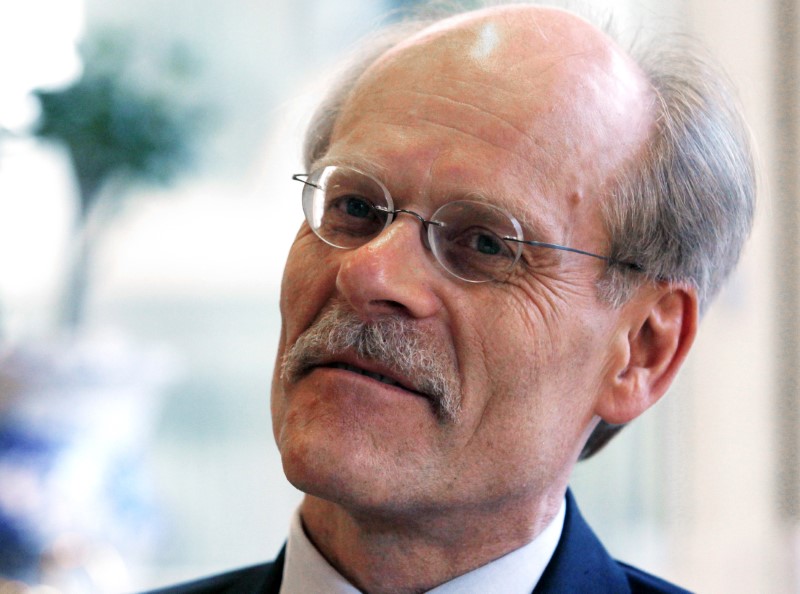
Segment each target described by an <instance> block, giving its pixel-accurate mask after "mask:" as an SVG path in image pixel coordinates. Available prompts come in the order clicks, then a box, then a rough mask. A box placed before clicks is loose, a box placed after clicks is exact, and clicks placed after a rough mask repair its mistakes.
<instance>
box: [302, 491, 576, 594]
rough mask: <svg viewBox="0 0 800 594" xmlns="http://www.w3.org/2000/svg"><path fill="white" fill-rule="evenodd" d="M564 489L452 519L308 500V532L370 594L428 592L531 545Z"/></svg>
mask: <svg viewBox="0 0 800 594" xmlns="http://www.w3.org/2000/svg"><path fill="white" fill-rule="evenodd" d="M563 496H564V493H563V491H561V492H558V493H554V494H552V495H551V496H544V497H541V498H540V499H539V500H537V501H535V502H527V503H526V504H525V505H522V506H519V508H518V509H515V510H510V509H508V506H504V507H503V509H502V510H491V511H482V510H475V509H471V510H468V511H466V512H465V511H462V512H461V513H452V514H450V515H449V517H446V516H443V514H442V513H441V512H440V513H437V514H436V515H433V514H427V513H425V512H420V511H419V510H414V511H413V512H410V513H407V514H381V513H371V512H369V511H367V512H364V511H363V510H357V511H354V510H351V509H346V508H345V507H343V506H341V505H339V504H336V503H333V502H331V501H326V500H324V499H319V498H317V497H313V496H310V495H307V496H306V497H305V499H304V500H303V503H302V506H301V510H300V511H301V517H302V519H303V526H304V528H305V531H306V533H307V535H308V537H309V539H310V540H311V542H313V543H314V545H315V546H316V548H317V549H318V550H319V551H320V553H321V554H322V555H323V556H324V557H325V558H326V559H327V561H328V562H329V563H330V564H331V565H332V566H333V567H334V568H336V570H337V571H338V572H339V573H340V574H342V575H343V576H344V577H345V578H347V580H348V581H350V582H351V583H352V584H353V585H354V586H356V587H357V588H359V589H360V590H361V591H362V592H365V593H368V594H384V593H385V594H389V593H391V594H406V593H409V594H410V593H416V592H425V591H428V590H430V589H432V588H434V587H436V586H438V585H440V584H443V583H445V582H447V581H449V580H451V579H453V578H455V577H457V576H459V575H463V574H465V573H468V572H469V571H472V570H473V569H476V568H478V567H481V566H482V565H485V564H487V563H489V562H490V561H493V560H495V559H497V558H499V557H502V556H503V555H505V554H507V553H509V552H511V551H513V550H515V549H517V548H519V547H521V546H523V545H525V544H527V543H529V542H531V541H532V540H533V539H534V538H536V537H537V536H538V535H539V534H540V533H541V532H542V530H544V529H545V528H546V527H547V525H548V524H549V523H550V522H551V520H552V519H553V517H554V516H555V514H556V513H557V512H558V509H559V507H560V506H561V501H562V499H563Z"/></svg>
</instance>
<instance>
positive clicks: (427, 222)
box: [373, 206, 444, 260]
mask: <svg viewBox="0 0 800 594" xmlns="http://www.w3.org/2000/svg"><path fill="white" fill-rule="evenodd" d="M373 208H375V209H376V210H379V211H381V212H382V213H384V214H386V215H388V216H389V217H390V220H389V221H388V222H387V224H386V227H388V226H389V225H390V224H392V223H393V222H394V221H395V219H396V218H397V215H398V214H401V213H402V214H407V215H411V216H412V217H414V218H415V219H417V220H418V221H419V222H420V223H422V227H421V228H420V236H421V239H422V245H424V246H425V249H427V250H428V251H430V252H433V250H432V249H431V243H430V238H429V234H430V231H429V227H430V226H431V225H433V226H435V227H444V223H442V222H440V221H434V220H433V219H426V218H425V217H423V216H422V215H421V214H419V213H418V212H415V211H413V210H408V209H407V208H396V209H394V210H392V209H389V208H386V207H385V206H375V207H373ZM386 227H384V229H385V228H386ZM436 259H437V260H438V257H436Z"/></svg>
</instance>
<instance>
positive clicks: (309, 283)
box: [279, 225, 336, 350]
mask: <svg viewBox="0 0 800 594" xmlns="http://www.w3.org/2000/svg"><path fill="white" fill-rule="evenodd" d="M332 252H333V248H328V247H327V246H325V244H323V243H322V242H321V241H320V240H319V239H317V237H316V236H315V235H314V234H313V233H312V232H311V231H310V230H309V229H308V227H307V226H306V225H303V227H302V228H301V229H300V232H299V233H298V235H297V238H296V239H295V242H294V244H293V245H292V249H291V250H290V251H289V257H288V258H287V260H286V268H285V269H284V272H283V280H282V282H281V298H280V312H281V322H282V330H281V345H280V348H279V350H283V349H285V347H286V346H287V345H291V344H294V342H295V340H297V337H298V336H299V335H300V334H301V333H302V332H303V331H305V330H306V329H307V328H308V327H309V325H310V324H311V323H312V322H313V321H314V319H315V318H316V317H317V315H319V313H320V311H321V310H322V308H323V307H324V305H325V304H326V303H327V302H328V301H329V300H330V298H331V295H332V293H333V291H334V289H335V285H336V264H335V262H334V259H335V254H333V253H332Z"/></svg>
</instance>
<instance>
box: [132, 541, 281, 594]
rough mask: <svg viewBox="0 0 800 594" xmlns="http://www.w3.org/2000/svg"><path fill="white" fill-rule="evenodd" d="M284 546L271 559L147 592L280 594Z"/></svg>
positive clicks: (169, 593)
mask: <svg viewBox="0 0 800 594" xmlns="http://www.w3.org/2000/svg"><path fill="white" fill-rule="evenodd" d="M284 555H285V549H284V550H282V551H281V552H280V554H279V555H278V558H277V559H275V561H273V562H271V563H262V564H260V565H253V566H251V567H245V568H243V569H236V570H233V571H228V572H226V573H221V574H218V575H214V576H211V577H207V578H202V579H199V580H196V581H192V582H187V583H184V584H178V585H176V586H169V587H166V588H160V589H158V590H152V591H150V592H148V593H147V594H278V591H279V590H280V587H281V578H282V577H283V560H284Z"/></svg>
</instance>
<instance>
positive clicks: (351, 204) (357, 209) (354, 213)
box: [339, 196, 373, 219]
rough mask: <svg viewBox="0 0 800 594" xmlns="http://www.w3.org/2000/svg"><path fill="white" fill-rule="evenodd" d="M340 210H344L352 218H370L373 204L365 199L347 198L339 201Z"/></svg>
mask: <svg viewBox="0 0 800 594" xmlns="http://www.w3.org/2000/svg"><path fill="white" fill-rule="evenodd" d="M339 203H340V205H341V206H340V208H342V209H343V210H344V211H345V212H346V213H347V214H348V215H350V216H351V217H358V218H360V219H363V218H366V217H368V216H370V215H371V214H373V213H372V204H370V203H369V201H367V200H366V199H364V198H360V197H358V196H347V197H343V198H340V199H339Z"/></svg>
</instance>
